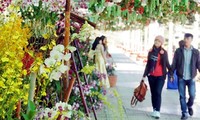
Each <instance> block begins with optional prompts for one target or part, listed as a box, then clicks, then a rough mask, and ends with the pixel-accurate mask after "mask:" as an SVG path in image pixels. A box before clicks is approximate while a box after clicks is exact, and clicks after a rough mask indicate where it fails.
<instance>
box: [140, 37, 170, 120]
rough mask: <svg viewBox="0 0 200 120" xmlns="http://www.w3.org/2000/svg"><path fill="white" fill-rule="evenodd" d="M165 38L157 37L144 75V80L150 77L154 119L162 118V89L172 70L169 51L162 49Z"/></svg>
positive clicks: (149, 54)
mask: <svg viewBox="0 0 200 120" xmlns="http://www.w3.org/2000/svg"><path fill="white" fill-rule="evenodd" d="M163 44H164V37H162V36H160V35H159V36H157V37H156V38H155V40H154V45H153V47H152V49H151V50H150V51H149V53H148V58H147V64H146V68H145V71H144V74H143V79H145V77H146V76H147V77H148V81H149V86H150V90H151V102H152V107H153V112H152V114H151V116H152V117H155V118H156V119H159V118H160V108H161V101H162V89H163V86H164V83H165V79H166V74H167V69H168V70H170V64H169V61H168V54H167V51H166V50H165V49H164V48H163V47H162V45H163Z"/></svg>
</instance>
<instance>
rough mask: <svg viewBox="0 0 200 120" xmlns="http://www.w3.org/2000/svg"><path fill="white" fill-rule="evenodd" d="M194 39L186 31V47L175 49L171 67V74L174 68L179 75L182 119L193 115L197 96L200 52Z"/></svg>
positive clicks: (184, 119)
mask: <svg viewBox="0 0 200 120" xmlns="http://www.w3.org/2000/svg"><path fill="white" fill-rule="evenodd" d="M192 40H193V35H192V34H190V33H186V34H185V36H184V42H185V45H184V47H181V48H178V49H177V50H176V51H175V54H174V58H173V63H172V67H171V70H172V71H171V75H172V74H173V72H174V70H176V74H177V76H178V89H179V95H180V104H181V110H182V117H181V120H186V119H187V118H188V112H189V115H190V116H192V115H193V109H192V105H193V103H194V98H195V91H196V88H195V80H194V79H195V77H196V75H197V70H199V71H200V54H199V51H198V50H197V49H195V48H194V47H193V46H192V45H191V42H192ZM186 86H187V87H188V92H189V96H190V97H189V100H188V102H186V93H185V91H186Z"/></svg>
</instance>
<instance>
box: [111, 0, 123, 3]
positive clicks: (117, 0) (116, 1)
mask: <svg viewBox="0 0 200 120" xmlns="http://www.w3.org/2000/svg"><path fill="white" fill-rule="evenodd" d="M121 1H122V0H113V2H115V3H119V2H121Z"/></svg>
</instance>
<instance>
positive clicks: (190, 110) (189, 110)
mask: <svg viewBox="0 0 200 120" xmlns="http://www.w3.org/2000/svg"><path fill="white" fill-rule="evenodd" d="M188 113H189V115H190V116H192V115H193V109H192V108H191V107H190V108H189V107H188Z"/></svg>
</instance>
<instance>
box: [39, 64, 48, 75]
mask: <svg viewBox="0 0 200 120" xmlns="http://www.w3.org/2000/svg"><path fill="white" fill-rule="evenodd" d="M45 72H46V71H45V68H44V65H43V64H41V65H40V69H39V75H41V74H43V73H45Z"/></svg>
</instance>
